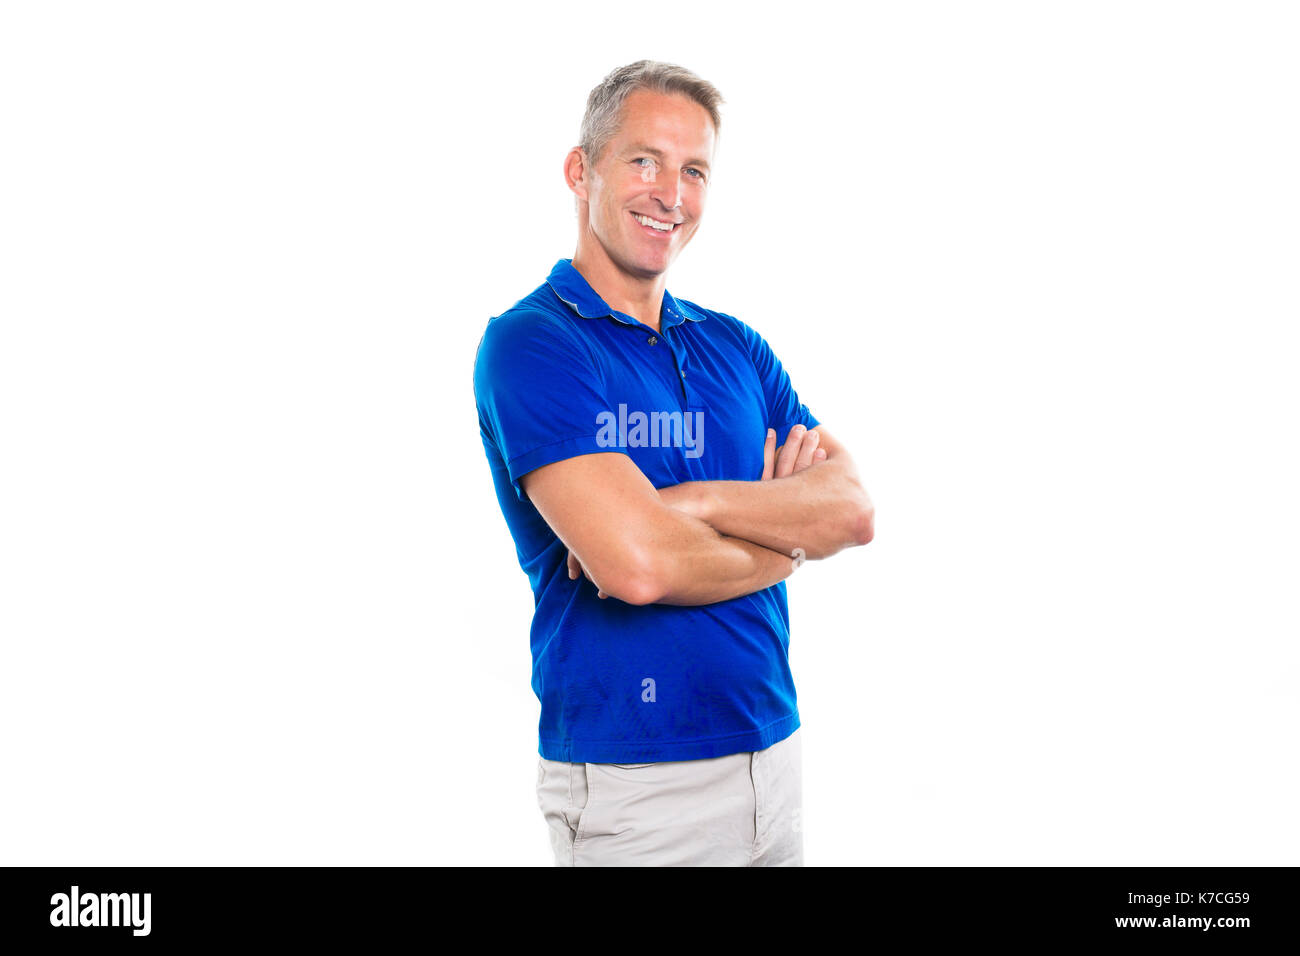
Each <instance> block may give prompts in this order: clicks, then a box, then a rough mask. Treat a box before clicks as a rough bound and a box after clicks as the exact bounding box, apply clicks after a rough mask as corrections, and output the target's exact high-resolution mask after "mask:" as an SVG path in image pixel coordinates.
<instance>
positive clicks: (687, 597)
mask: <svg viewBox="0 0 1300 956" xmlns="http://www.w3.org/2000/svg"><path fill="white" fill-rule="evenodd" d="M520 484H521V485H522V487H523V489H524V493H525V494H527V495H528V499H529V500H530V501H531V502H532V503H533V506H534V507H535V508H537V511H538V512H539V513H540V514H541V516H542V517H543V518H544V519H545V520H546V523H547V524H548V525H550V526H551V530H552V531H554V532H555V534H556V535H557V536H558V537H559V538H560V540H561V541H562V542H563V543H564V545H565V546H566V547H567V548H568V549H569V550H570V551H571V552H572V553H573V554H574V556H576V558H577V559H578V561H580V562H581V565H582V567H583V569H585V571H586V573H587V575H588V576H589V577H590V578H591V579H592V581H593V582H594V583H595V584H596V586H597V588H599V589H600V591H602V592H604V593H605V594H608V595H611V596H613V597H616V598H618V599H619V600H622V601H626V602H627V603H628V604H678V605H696V604H714V603H716V602H718V601H726V600H729V599H730V598H734V597H740V596H741V595H744V594H752V593H753V592H755V591H761V590H762V589H764V588H767V587H771V586H772V585H773V584H776V583H777V582H779V581H782V580H784V579H785V578H786V577H788V576H789V575H790V573H791V572H792V571H793V570H794V564H793V562H792V561H791V559H790V557H789V556H788V555H785V554H778V553H776V552H775V551H771V550H769V549H768V548H765V547H763V546H761V545H758V544H755V543H753V542H751V541H744V540H740V539H738V538H734V537H729V536H727V535H724V534H720V533H719V532H718V531H716V530H714V529H713V528H711V527H709V525H708V524H706V523H705V522H704V521H701V520H700V519H698V518H695V517H692V516H691V515H688V514H686V513H685V512H683V511H681V510H678V509H676V508H671V507H669V506H668V505H666V504H664V502H663V501H661V500H660V497H659V493H658V492H657V491H656V490H655V488H654V486H653V485H652V484H650V481H649V479H647V478H646V476H645V475H644V474H642V472H641V470H640V469H639V468H637V466H636V464H635V463H634V462H633V461H632V459H631V458H629V457H627V456H626V455H623V454H620V453H616V452H606V453H599V454H591V455H578V456H576V457H574V458H567V459H565V460H564V461H557V462H553V463H552V464H549V465H543V466H542V467H541V468H538V469H536V470H534V471H531V472H529V473H528V474H526V475H524V476H523V478H522V479H520Z"/></svg>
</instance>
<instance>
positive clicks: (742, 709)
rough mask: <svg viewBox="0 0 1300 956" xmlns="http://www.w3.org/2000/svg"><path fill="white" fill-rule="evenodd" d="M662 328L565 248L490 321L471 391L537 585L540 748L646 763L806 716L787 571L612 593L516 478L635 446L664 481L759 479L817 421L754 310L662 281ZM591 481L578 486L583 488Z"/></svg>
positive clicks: (631, 452)
mask: <svg viewBox="0 0 1300 956" xmlns="http://www.w3.org/2000/svg"><path fill="white" fill-rule="evenodd" d="M659 321H660V330H659V331H658V332H656V331H655V330H654V329H652V328H650V327H649V326H647V325H644V324H642V323H641V322H638V321H637V320H636V319H634V318H632V317H631V316H630V315H627V314H625V313H622V312H615V311H614V310H612V309H611V308H610V307H609V306H608V305H607V304H606V303H605V302H604V300H603V299H601V298H600V296H599V295H597V294H596V292H595V290H593V289H592V287H591V286H590V285H589V284H588V283H587V281H586V280H585V279H584V278H583V277H582V275H581V273H579V272H578V271H577V270H576V269H574V268H573V263H572V260H570V259H561V260H560V261H559V262H557V263H556V264H555V268H554V269H552V270H551V274H550V275H549V276H548V277H547V279H546V281H545V282H544V283H542V284H541V285H540V286H538V287H537V288H536V289H535V290H533V292H531V293H530V294H529V295H527V296H525V297H524V298H523V299H520V300H519V301H518V302H517V303H515V304H514V305H513V306H511V307H510V308H509V309H507V310H506V311H505V312H503V313H502V314H501V315H498V316H494V317H492V318H491V319H489V320H488V323H487V328H486V330H485V331H484V333H483V337H482V339H481V340H480V342H479V346H478V353H477V356H476V357H475V361H474V397H475V401H476V403H477V406H478V416H479V430H480V433H481V435H482V439H483V448H484V450H485V451H486V452H487V458H488V464H489V466H490V467H491V471H492V480H493V482H494V483H495V486H496V494H497V500H498V501H499V503H500V505H501V511H502V513H503V514H504V515H505V519H506V524H507V525H508V526H509V528H510V534H511V536H512V537H513V538H514V541H515V550H516V553H517V555H518V558H519V565H520V567H521V568H523V570H524V572H525V573H526V574H527V575H528V579H529V582H530V583H531V584H532V589H533V597H534V601H535V605H536V606H535V610H534V613H533V621H532V630H531V643H532V655H533V673H532V685H533V691H534V692H535V693H536V694H537V698H538V700H540V701H541V705H542V715H541V722H540V725H539V727H538V730H539V747H538V752H539V753H540V754H541V755H542V756H543V757H545V758H547V759H549V760H567V761H574V762H585V763H633V762H646V763H649V762H657V761H664V760H696V759H702V758H705V757H720V756H723V755H725V754H730V753H737V752H739V751H747V750H762V749H764V748H766V747H769V746H771V745H772V744H774V743H776V742H777V741H780V740H783V739H785V738H786V737H788V736H789V735H790V734H792V733H794V731H795V730H796V729H797V728H798V727H799V712H798V710H797V708H796V706H795V690H794V679H793V677H792V676H791V674H790V663H789V653H788V652H789V646H790V617H789V611H788V609H787V606H786V589H785V583H784V582H781V583H779V584H776V585H774V586H772V587H770V588H766V589H764V590H762V591H756V592H755V593H753V594H747V595H745V596H743V597H738V598H733V599H732V600H729V601H721V602H719V603H717V604H707V605H700V606H696V607H678V606H674V605H668V604H650V605H632V604H625V603H624V602H622V601H619V600H618V599H616V598H607V599H604V600H602V599H600V598H598V597H597V596H596V588H595V586H594V585H593V584H592V583H591V582H590V581H588V580H587V579H586V578H584V577H579V579H578V580H576V581H573V580H570V579H569V575H568V569H567V567H566V564H565V559H566V556H567V554H568V552H567V550H566V548H565V546H564V543H563V542H562V541H560V539H559V538H558V537H557V536H556V535H555V532H553V531H552V530H551V528H550V526H549V525H547V523H546V521H545V520H544V519H543V518H542V516H541V515H540V514H539V513H538V511H537V509H536V508H534V507H533V505H532V503H531V502H530V501H529V500H528V498H527V496H526V495H525V494H524V491H523V489H522V487H521V486H520V483H519V480H520V478H522V477H523V476H524V475H525V474H527V473H528V472H530V471H532V470H533V469H535V468H540V467H541V466H542V465H547V464H550V463H551V462H555V461H560V460H562V459H565V458H572V457H574V456H576V455H587V454H595V453H602V452H617V453H622V454H626V455H627V456H628V457H629V458H631V459H632V461H633V462H635V463H636V465H637V467H639V468H640V469H641V471H642V472H643V473H644V474H645V476H646V477H647V478H648V479H649V480H650V483H651V484H652V485H654V486H655V487H656V488H663V487H666V486H668V485H675V484H679V483H681V482H684V481H712V480H725V479H731V480H737V479H739V480H748V481H758V480H759V479H760V478H761V476H762V473H763V442H764V439H765V438H766V435H767V429H768V428H769V427H771V428H775V429H776V432H777V441H778V442H784V441H785V438H786V435H787V433H788V432H789V430H790V428H791V427H793V426H794V425H795V424H797V423H801V424H803V425H804V426H806V427H808V428H814V427H816V425H817V424H818V421H817V419H816V418H814V417H813V416H812V414H811V413H810V412H809V411H808V409H807V407H806V406H804V405H803V404H801V403H800V401H799V396H798V395H797V394H796V393H795V390H794V388H793V386H792V385H791V384H790V378H789V376H788V375H787V374H786V372H785V371H784V370H783V369H782V367H781V363H780V362H779V361H777V358H776V356H775V355H774V354H773V352H772V350H771V348H769V347H768V344H767V342H765V341H764V340H763V338H762V336H760V335H759V334H758V333H757V332H755V331H754V330H753V329H751V328H750V327H749V326H747V325H746V324H745V323H744V322H741V321H740V320H739V319H736V318H734V317H732V316H730V315H726V314H724V313H722V312H714V311H712V310H710V309H705V308H702V307H701V306H698V305H696V304H695V303H693V302H688V301H687V300H685V299H676V298H674V297H673V296H672V295H670V294H669V293H668V292H667V291H665V292H664V298H663V307H662V311H661V312H660V319H659ZM578 493H580V492H578V491H575V494H578Z"/></svg>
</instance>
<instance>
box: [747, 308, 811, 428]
mask: <svg viewBox="0 0 1300 956" xmlns="http://www.w3.org/2000/svg"><path fill="white" fill-rule="evenodd" d="M741 329H742V330H743V331H744V334H745V338H746V339H747V340H748V343H749V352H750V355H751V356H752V357H753V359H754V369H755V370H756V371H757V372H758V380H759V382H760V383H761V384H762V387H763V396H764V399H765V400H766V402H767V426H768V427H769V428H775V429H776V440H777V443H778V444H782V443H784V442H785V437H786V435H788V434H789V433H790V429H791V428H793V427H794V426H795V425H803V426H804V427H805V428H816V427H817V426H818V425H820V424H821V422H819V421H818V420H817V419H816V418H815V417H814V416H813V414H812V412H810V411H808V406H807V405H804V404H803V403H802V402H800V401H799V393H798V392H796V391H795V390H794V385H793V384H792V383H791V382H790V376H789V375H787V374H786V371H785V369H784V368H782V367H781V361H780V359H778V358H777V357H776V353H775V352H773V351H772V348H771V346H769V345H768V344H767V340H766V339H764V338H763V337H762V336H761V335H759V334H758V333H757V332H755V331H754V330H753V329H751V328H750V327H749V326H748V325H745V324H744V323H743V322H742V323H741Z"/></svg>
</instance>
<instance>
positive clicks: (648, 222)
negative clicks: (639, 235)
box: [632, 213, 673, 232]
mask: <svg viewBox="0 0 1300 956" xmlns="http://www.w3.org/2000/svg"><path fill="white" fill-rule="evenodd" d="M632 216H633V218H635V219H636V221H637V222H639V223H641V225H643V226H649V227H650V228H651V229H658V230H659V231H660V232H668V231H669V230H670V229H672V227H673V224H672V223H671V222H660V221H659V220H658V219H651V218H650V217H649V216H638V215H637V214H636V213H633V214H632Z"/></svg>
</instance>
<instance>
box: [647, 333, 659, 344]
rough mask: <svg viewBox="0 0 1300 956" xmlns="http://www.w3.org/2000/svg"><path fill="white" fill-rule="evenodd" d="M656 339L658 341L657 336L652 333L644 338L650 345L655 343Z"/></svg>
mask: <svg viewBox="0 0 1300 956" xmlns="http://www.w3.org/2000/svg"><path fill="white" fill-rule="evenodd" d="M658 341H659V340H658V339H657V338H655V337H654V336H653V335H652V336H650V338H648V339H646V342H648V343H649V344H650V345H654V344H655V343H656V342H658Z"/></svg>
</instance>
